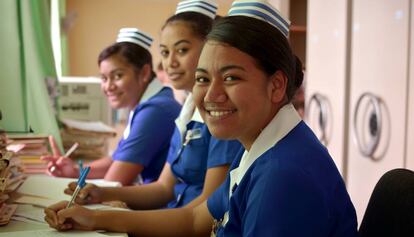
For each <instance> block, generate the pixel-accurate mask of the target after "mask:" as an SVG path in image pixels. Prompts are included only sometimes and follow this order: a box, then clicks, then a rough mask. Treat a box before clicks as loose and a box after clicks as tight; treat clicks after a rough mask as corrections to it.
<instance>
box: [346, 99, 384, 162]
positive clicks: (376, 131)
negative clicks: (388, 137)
mask: <svg viewBox="0 0 414 237" xmlns="http://www.w3.org/2000/svg"><path fill="white" fill-rule="evenodd" d="M365 100H367V103H366V104H365V105H369V104H370V105H371V106H372V107H373V111H371V113H369V115H368V116H369V119H368V123H363V127H362V128H361V129H360V128H359V127H358V121H357V120H358V114H359V113H360V109H361V108H360V107H361V105H362V104H363V103H362V102H363V101H365ZM368 108H369V106H365V108H364V109H365V110H363V111H365V112H366V111H367V109H368ZM364 125H365V126H366V125H368V126H369V127H368V131H369V137H370V139H369V141H368V143H366V142H364V139H363V137H362V136H363V131H364V128H365V127H364ZM353 129H354V142H355V143H356V144H357V146H358V149H359V151H360V152H361V154H362V155H363V156H365V157H369V158H371V159H374V153H375V151H376V150H377V148H378V144H379V142H380V138H381V131H382V111H381V98H379V97H378V96H376V95H374V94H372V93H370V92H365V93H363V94H362V95H361V96H360V97H359V99H358V101H357V104H356V107H355V111H354V121H353Z"/></svg>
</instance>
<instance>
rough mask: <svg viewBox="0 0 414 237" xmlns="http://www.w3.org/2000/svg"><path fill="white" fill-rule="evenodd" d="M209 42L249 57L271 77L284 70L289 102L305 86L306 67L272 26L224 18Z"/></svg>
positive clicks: (209, 38) (210, 36)
mask: <svg viewBox="0 0 414 237" xmlns="http://www.w3.org/2000/svg"><path fill="white" fill-rule="evenodd" d="M207 40H213V41H218V42H222V43H225V44H228V45H230V46H232V47H235V48H237V49H239V50H241V51H243V52H245V53H247V54H249V55H250V56H252V57H253V58H255V59H256V61H257V63H258V64H259V66H260V67H261V68H262V69H263V70H264V71H265V72H266V73H267V74H268V75H269V76H270V75H273V74H274V73H275V72H276V71H278V70H281V71H282V72H283V73H284V74H285V75H286V76H287V78H288V83H287V89H286V95H287V97H288V100H289V101H290V100H291V99H292V97H293V95H294V94H295V92H296V90H297V89H298V88H299V87H300V86H301V84H302V81H303V72H302V63H301V62H300V60H299V59H298V58H297V57H296V56H294V55H293V52H292V49H291V48H290V45H289V42H288V40H287V38H286V37H285V36H284V35H283V34H282V33H281V32H280V31H279V30H277V29H276V28H275V27H274V26H272V25H270V24H269V23H266V22H264V21H262V20H259V19H255V18H252V17H245V16H227V17H223V18H221V19H219V20H218V21H217V22H216V23H215V24H214V26H213V29H212V30H211V32H210V33H209V34H208V36H207Z"/></svg>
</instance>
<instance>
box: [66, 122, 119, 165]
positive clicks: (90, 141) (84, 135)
mask: <svg viewBox="0 0 414 237" xmlns="http://www.w3.org/2000/svg"><path fill="white" fill-rule="evenodd" d="M61 122H62V125H63V127H64V129H63V130H62V131H61V135H62V141H63V147H64V149H65V150H68V149H69V148H70V147H71V146H72V145H73V144H74V143H75V142H77V143H79V147H78V148H77V149H76V150H75V152H73V154H72V155H71V157H72V158H75V159H86V160H88V159H89V160H91V159H92V160H93V159H98V158H101V157H103V156H108V144H109V139H110V138H112V137H114V136H116V131H115V129H114V128H112V127H110V126H108V125H106V124H104V123H102V122H100V121H80V120H72V119H61Z"/></svg>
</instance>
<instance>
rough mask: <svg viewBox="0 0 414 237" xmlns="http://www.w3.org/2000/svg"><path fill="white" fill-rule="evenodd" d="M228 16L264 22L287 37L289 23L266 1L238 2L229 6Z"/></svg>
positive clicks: (250, 0) (240, 0)
mask: <svg viewBox="0 0 414 237" xmlns="http://www.w3.org/2000/svg"><path fill="white" fill-rule="evenodd" d="M227 15H228V16H248V17H253V18H256V19H259V20H262V21H265V22H267V23H269V24H271V25H272V26H274V27H276V28H277V29H278V30H279V31H280V32H282V33H283V34H284V35H285V36H286V37H288V35H289V25H290V21H289V20H288V19H286V18H284V17H283V16H282V15H281V14H280V12H279V11H278V10H277V9H276V8H274V7H273V6H272V5H271V4H270V3H268V2H267V1H266V0H255V1H252V0H238V1H234V2H233V4H232V5H231V8H230V10H229V12H228V13H227Z"/></svg>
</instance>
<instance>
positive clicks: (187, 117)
mask: <svg viewBox="0 0 414 237" xmlns="http://www.w3.org/2000/svg"><path fill="white" fill-rule="evenodd" d="M176 124H177V127H176V129H175V131H174V135H173V137H172V139H171V146H170V151H169V154H168V163H169V164H170V166H171V170H172V172H173V174H174V176H175V177H176V179H177V183H176V185H175V186H174V194H175V200H173V201H171V202H170V203H169V204H168V207H169V208H175V207H181V206H184V205H186V204H188V203H189V202H191V201H192V200H193V199H195V198H196V197H197V196H199V195H200V194H201V192H202V190H203V186H204V180H205V175H206V172H207V170H208V169H210V168H214V167H217V166H223V165H229V164H231V163H232V162H233V160H234V158H235V157H236V154H237V153H238V152H239V151H240V150H241V149H242V146H241V144H240V143H239V142H238V141H223V140H218V139H215V138H214V137H212V136H211V134H210V132H209V131H208V128H207V126H206V125H205V124H204V122H203V120H202V119H201V116H200V114H199V112H198V110H197V109H195V108H194V104H193V100H192V95H191V94H190V95H189V96H188V97H187V99H186V101H185V103H184V106H183V110H182V111H181V114H180V117H179V118H178V119H177V120H176ZM183 144H186V145H183Z"/></svg>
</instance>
